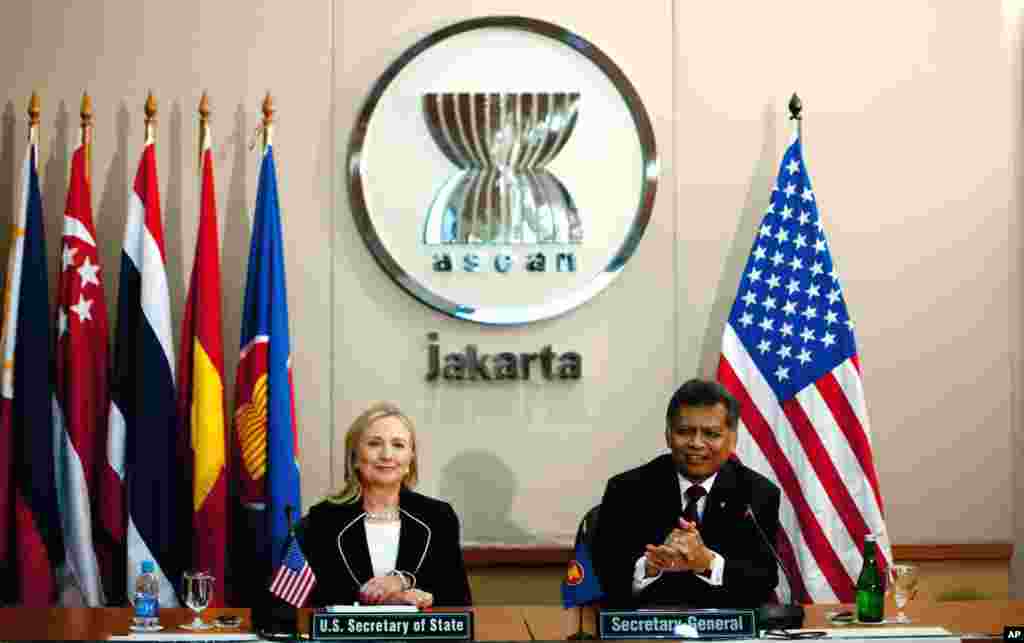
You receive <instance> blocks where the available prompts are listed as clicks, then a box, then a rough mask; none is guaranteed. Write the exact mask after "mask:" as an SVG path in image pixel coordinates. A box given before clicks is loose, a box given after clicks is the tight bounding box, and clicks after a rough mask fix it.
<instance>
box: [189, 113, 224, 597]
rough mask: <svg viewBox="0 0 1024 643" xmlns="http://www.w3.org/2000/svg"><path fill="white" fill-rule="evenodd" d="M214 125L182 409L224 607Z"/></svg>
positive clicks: (200, 514)
mask: <svg viewBox="0 0 1024 643" xmlns="http://www.w3.org/2000/svg"><path fill="white" fill-rule="evenodd" d="M210 147H211V146H210V135H209V128H208V126H207V127H205V128H203V139H202V142H201V163H202V179H201V180H202V196H201V204H200V210H199V234H198V237H197V239H196V255H195V262H194V263H193V265H192V281H191V284H190V285H189V291H188V301H187V302H186V304H185V318H184V321H183V323H182V331H181V351H180V359H181V362H180V365H179V367H178V411H179V417H180V418H181V421H182V425H183V429H182V432H181V434H180V435H181V436H182V439H183V440H187V441H188V443H187V445H185V449H184V451H185V455H186V461H187V462H188V463H190V465H191V466H190V467H188V469H189V473H190V474H191V475H190V476H189V477H190V480H191V499H192V501H191V508H192V566H193V567H194V568H196V569H200V570H203V571H207V572H209V573H210V574H212V575H213V577H214V589H213V596H212V598H211V600H210V606H211V607H222V606H223V605H224V560H225V555H226V550H227V472H226V453H227V432H226V430H225V424H224V417H225V416H224V338H223V335H222V331H221V303H220V300H221V282H220V256H219V249H218V244H217V204H216V194H215V190H214V185H213V152H212V151H211V149H210Z"/></svg>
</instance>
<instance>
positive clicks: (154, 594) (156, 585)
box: [132, 560, 160, 629]
mask: <svg viewBox="0 0 1024 643" xmlns="http://www.w3.org/2000/svg"><path fill="white" fill-rule="evenodd" d="M153 569H154V567H153V561H151V560H144V561H142V568H141V571H142V573H141V574H139V575H138V576H137V577H136V578H135V593H134V594H133V600H132V605H134V606H135V616H134V618H132V623H133V624H134V625H135V626H136V627H139V628H146V629H156V627H157V626H159V625H160V581H159V580H157V577H156V574H155V573H153Z"/></svg>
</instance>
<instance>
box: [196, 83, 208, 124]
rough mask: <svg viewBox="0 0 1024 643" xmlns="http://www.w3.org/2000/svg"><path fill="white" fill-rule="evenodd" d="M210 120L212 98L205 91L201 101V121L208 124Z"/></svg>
mask: <svg viewBox="0 0 1024 643" xmlns="http://www.w3.org/2000/svg"><path fill="white" fill-rule="evenodd" d="M209 119H210V96H209V94H207V93H206V90H203V97H202V98H200V99H199V120H200V121H202V122H204V123H205V122H206V121H208V120H209Z"/></svg>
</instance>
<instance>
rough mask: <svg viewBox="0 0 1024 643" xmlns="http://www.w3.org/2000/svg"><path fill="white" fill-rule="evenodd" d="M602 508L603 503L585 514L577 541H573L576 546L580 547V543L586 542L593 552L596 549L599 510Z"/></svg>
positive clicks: (577, 533)
mask: <svg viewBox="0 0 1024 643" xmlns="http://www.w3.org/2000/svg"><path fill="white" fill-rule="evenodd" d="M600 509H601V505H594V506H593V507H591V509H590V511H588V512H587V513H586V515H585V516H583V520H581V521H580V526H579V528H578V529H577V530H576V542H574V543H573V546H574V547H579V546H580V543H585V544H586V545H587V547H588V548H589V549H590V551H591V552H593V551H594V534H596V533H597V514H598V510H600Z"/></svg>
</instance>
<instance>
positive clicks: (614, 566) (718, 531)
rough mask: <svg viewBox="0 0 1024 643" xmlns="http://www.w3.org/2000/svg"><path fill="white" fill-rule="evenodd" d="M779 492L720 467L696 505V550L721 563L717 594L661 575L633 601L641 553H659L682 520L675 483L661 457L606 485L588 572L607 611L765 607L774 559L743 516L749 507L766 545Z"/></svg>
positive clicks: (748, 472) (774, 576)
mask: <svg viewBox="0 0 1024 643" xmlns="http://www.w3.org/2000/svg"><path fill="white" fill-rule="evenodd" d="M779 501H780V494H779V488H778V487H776V486H775V484H774V483H773V482H771V481H770V480H768V479H767V478H765V477H764V476H762V475H761V474H759V473H757V472H756V471H754V470H752V469H749V468H748V467H746V466H744V465H743V464H741V463H740V462H738V461H735V460H729V461H727V462H726V463H725V464H723V465H722V468H721V469H719V471H718V477H717V478H715V482H714V485H713V486H712V487H711V492H710V493H709V494H708V496H707V500H706V502H705V505H704V516H703V519H702V521H701V527H700V533H701V537H702V538H703V540H704V544H705V545H706V546H707V547H708V548H710V549H712V550H714V551H716V552H718V553H719V554H721V555H722V557H724V558H725V574H724V576H723V582H722V585H721V586H720V587H713V586H711V585H709V584H708V583H707V582H705V581H704V580H703V579H700V578H697V577H696V576H695V575H694V574H693V573H691V572H675V573H664V574H662V577H661V578H659V579H658V580H656V581H654V582H653V583H651V584H650V585H648V586H647V587H646V588H644V589H643V590H642V591H641V592H640V593H639V594H638V595H637V596H633V591H632V589H633V569H634V566H635V564H636V561H637V559H638V558H639V557H640V556H642V555H643V554H644V546H645V545H648V544H651V545H659V544H661V543H662V542H664V540H665V537H666V536H667V535H668V534H669V532H670V531H671V530H672V529H673V528H674V527H675V526H676V525H677V524H678V520H679V517H680V516H681V515H682V511H683V509H682V500H681V495H680V490H679V475H678V473H677V471H676V466H675V464H674V463H673V462H672V456H671V455H669V454H665V455H662V456H660V457H658V458H655V459H654V460H652V461H650V462H648V463H647V464H645V465H643V466H641V467H637V468H636V469H632V470H630V471H626V472H625V473H621V474H619V475H617V476H615V477H614V478H612V479H611V480H609V481H608V486H607V487H606V489H605V492H604V499H603V500H602V501H601V519H600V520H599V521H598V523H597V533H596V534H595V540H594V564H595V567H596V569H597V575H598V577H599V578H600V579H601V588H602V589H603V590H604V592H605V596H606V604H607V605H608V606H610V607H636V606H640V605H673V606H689V607H758V606H760V605H762V604H764V603H769V602H773V596H772V590H773V589H774V588H775V586H776V585H777V584H778V580H779V579H778V567H777V566H776V564H775V559H774V557H773V556H772V554H771V551H770V550H769V549H768V546H767V545H766V544H765V543H764V541H763V539H762V538H761V537H760V536H759V535H758V533H757V530H756V528H755V526H754V523H753V521H751V520H750V518H749V517H747V515H746V510H747V506H748V505H749V506H750V507H751V508H752V509H753V511H754V513H755V515H756V516H757V520H758V522H759V523H760V525H761V528H762V529H763V530H764V531H765V534H766V535H767V537H768V539H769V541H770V542H771V543H772V544H773V545H774V544H775V537H776V534H777V532H778V528H779Z"/></svg>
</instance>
